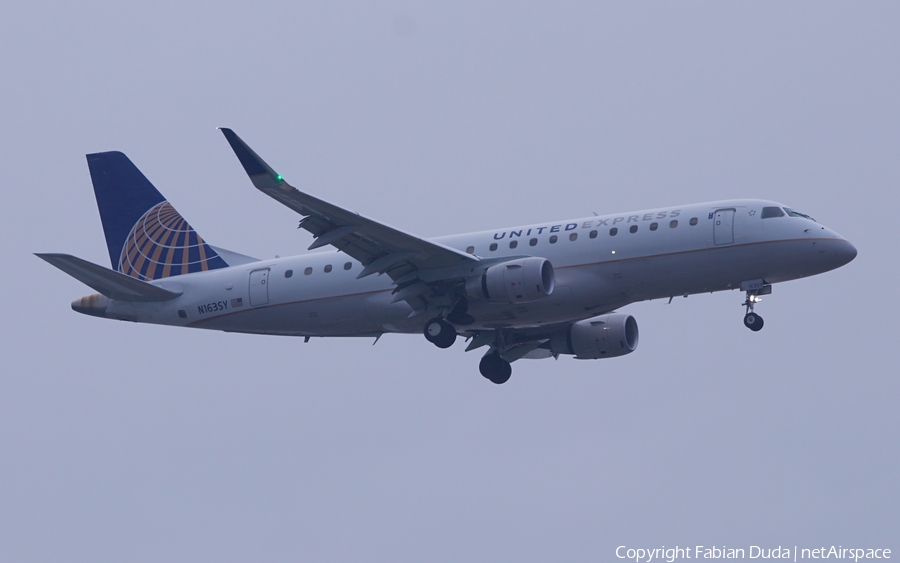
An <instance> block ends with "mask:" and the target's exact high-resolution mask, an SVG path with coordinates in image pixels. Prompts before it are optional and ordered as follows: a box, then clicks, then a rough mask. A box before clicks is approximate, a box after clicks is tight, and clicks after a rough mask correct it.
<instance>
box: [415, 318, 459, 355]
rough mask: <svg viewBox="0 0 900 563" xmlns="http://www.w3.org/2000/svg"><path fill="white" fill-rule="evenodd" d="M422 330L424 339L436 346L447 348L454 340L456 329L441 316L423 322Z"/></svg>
mask: <svg viewBox="0 0 900 563" xmlns="http://www.w3.org/2000/svg"><path fill="white" fill-rule="evenodd" d="M423 332H424V334H425V339H426V340H428V342H431V343H432V344H434V345H435V346H437V347H438V348H449V347H451V346H453V343H454V342H456V329H455V328H453V325H451V324H450V323H448V322H447V321H445V320H444V319H441V318H434V319H431V320H430V321H428V322H427V323H425V329H424V330H423Z"/></svg>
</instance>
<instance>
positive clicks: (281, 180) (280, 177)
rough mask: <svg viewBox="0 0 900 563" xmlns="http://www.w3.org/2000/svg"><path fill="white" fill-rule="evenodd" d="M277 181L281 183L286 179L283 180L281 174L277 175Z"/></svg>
mask: <svg viewBox="0 0 900 563" xmlns="http://www.w3.org/2000/svg"><path fill="white" fill-rule="evenodd" d="M275 179H276V180H278V181H279V182H283V181H284V178H282V176H281V174H275Z"/></svg>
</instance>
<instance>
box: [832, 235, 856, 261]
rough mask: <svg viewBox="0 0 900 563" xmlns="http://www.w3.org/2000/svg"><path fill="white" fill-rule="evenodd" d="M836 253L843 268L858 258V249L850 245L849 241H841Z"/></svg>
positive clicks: (836, 246)
mask: <svg viewBox="0 0 900 563" xmlns="http://www.w3.org/2000/svg"><path fill="white" fill-rule="evenodd" d="M834 253H835V255H836V257H837V259H838V261H839V262H840V263H841V266H843V265H844V264H847V263H849V262H850V261H852V260H853V259H854V258H856V247H855V246H853V245H852V244H850V242H849V241H846V240H840V241H838V243H837V244H836V245H835V249H834Z"/></svg>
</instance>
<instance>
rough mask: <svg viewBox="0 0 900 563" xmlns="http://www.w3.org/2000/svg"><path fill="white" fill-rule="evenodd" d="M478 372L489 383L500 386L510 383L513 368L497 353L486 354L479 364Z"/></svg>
mask: <svg viewBox="0 0 900 563" xmlns="http://www.w3.org/2000/svg"><path fill="white" fill-rule="evenodd" d="M478 370H479V371H480V372H481V375H483V376H484V377H485V378H486V379H487V380H488V381H490V382H491V383H496V384H497V385H500V384H502V383H506V382H507V381H509V377H510V376H511V375H512V366H511V365H509V362H507V361H506V360H504V359H503V358H501V357H500V354H497V353H496V352H493V353H490V354H485V355H484V357H483V358H481V363H479V364H478Z"/></svg>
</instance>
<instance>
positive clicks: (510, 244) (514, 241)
mask: <svg viewBox="0 0 900 563" xmlns="http://www.w3.org/2000/svg"><path fill="white" fill-rule="evenodd" d="M517 246H519V241H517V240H511V241H509V247H510V248H515V247H517Z"/></svg>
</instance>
